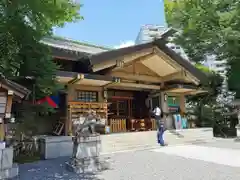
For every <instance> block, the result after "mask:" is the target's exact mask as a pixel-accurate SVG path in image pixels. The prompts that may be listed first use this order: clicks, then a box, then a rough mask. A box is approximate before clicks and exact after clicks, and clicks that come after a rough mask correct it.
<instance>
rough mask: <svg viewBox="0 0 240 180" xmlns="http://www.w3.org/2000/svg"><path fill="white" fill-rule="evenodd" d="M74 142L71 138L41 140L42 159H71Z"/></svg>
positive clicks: (52, 137)
mask: <svg viewBox="0 0 240 180" xmlns="http://www.w3.org/2000/svg"><path fill="white" fill-rule="evenodd" d="M72 150H73V142H72V137H71V136H46V137H42V138H41V139H40V155H41V159H53V158H58V157H67V156H69V157H71V156H72Z"/></svg>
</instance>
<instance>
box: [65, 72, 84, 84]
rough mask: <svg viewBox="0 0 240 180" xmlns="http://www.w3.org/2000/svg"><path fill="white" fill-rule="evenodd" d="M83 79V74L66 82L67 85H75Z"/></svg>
mask: <svg viewBox="0 0 240 180" xmlns="http://www.w3.org/2000/svg"><path fill="white" fill-rule="evenodd" d="M82 79H84V74H78V75H77V77H75V78H73V79H72V80H70V81H68V84H75V83H77V82H78V81H80V80H82Z"/></svg>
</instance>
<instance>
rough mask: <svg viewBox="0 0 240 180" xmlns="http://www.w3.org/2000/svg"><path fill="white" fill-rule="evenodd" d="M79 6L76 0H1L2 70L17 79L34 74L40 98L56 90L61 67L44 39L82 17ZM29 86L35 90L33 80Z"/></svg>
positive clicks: (0, 56) (0, 54) (0, 63)
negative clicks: (56, 29)
mask: <svg viewBox="0 0 240 180" xmlns="http://www.w3.org/2000/svg"><path fill="white" fill-rule="evenodd" d="M79 8H80V5H79V4H75V3H73V1H72V0H17V1H13V0H1V1H0V22H1V23H0V72H1V73H3V74H4V75H5V76H6V77H9V78H13V79H15V80H17V81H19V80H20V79H22V78H23V77H27V76H28V77H33V78H34V81H35V82H34V84H35V85H36V87H35V89H36V94H35V95H36V97H37V98H40V97H43V96H46V95H49V94H52V93H53V92H55V90H56V88H57V83H56V81H55V74H56V70H57V69H58V67H57V65H56V64H55V63H54V62H53V61H52V59H51V56H50V52H49V49H48V48H47V47H45V46H44V45H43V44H41V43H40V40H41V39H42V38H43V37H44V36H48V35H52V30H53V27H62V26H63V25H64V24H65V23H66V22H73V21H76V20H78V19H81V16H80V15H79V12H78V11H79ZM25 85H26V86H29V87H28V88H30V89H32V82H31V83H27V84H26V83H25Z"/></svg>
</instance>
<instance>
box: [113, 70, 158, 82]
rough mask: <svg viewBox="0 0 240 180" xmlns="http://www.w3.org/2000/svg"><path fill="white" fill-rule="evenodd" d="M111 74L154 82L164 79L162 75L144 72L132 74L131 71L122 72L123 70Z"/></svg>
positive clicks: (127, 78) (128, 78)
mask: <svg viewBox="0 0 240 180" xmlns="http://www.w3.org/2000/svg"><path fill="white" fill-rule="evenodd" d="M110 75H111V76H114V77H118V78H122V79H126V80H135V81H146V82H152V83H161V81H162V79H161V77H156V76H148V75H142V74H130V73H126V72H121V71H116V72H111V73H110Z"/></svg>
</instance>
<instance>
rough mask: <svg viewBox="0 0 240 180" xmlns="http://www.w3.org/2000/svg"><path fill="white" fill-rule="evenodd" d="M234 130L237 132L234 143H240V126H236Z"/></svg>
mask: <svg viewBox="0 0 240 180" xmlns="http://www.w3.org/2000/svg"><path fill="white" fill-rule="evenodd" d="M235 128H236V130H237V137H236V139H235V141H237V142H240V124H237V125H236V127H235Z"/></svg>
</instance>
